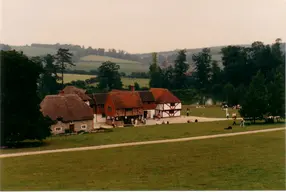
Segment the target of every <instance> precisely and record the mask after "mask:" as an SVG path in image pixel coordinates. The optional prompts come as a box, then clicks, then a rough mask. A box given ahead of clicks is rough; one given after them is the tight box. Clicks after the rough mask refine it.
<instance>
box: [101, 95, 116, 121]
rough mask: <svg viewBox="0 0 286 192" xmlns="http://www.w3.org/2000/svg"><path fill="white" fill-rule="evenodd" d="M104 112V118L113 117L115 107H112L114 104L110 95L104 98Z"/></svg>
mask: <svg viewBox="0 0 286 192" xmlns="http://www.w3.org/2000/svg"><path fill="white" fill-rule="evenodd" d="M104 112H105V114H106V116H109V117H114V116H115V106H114V103H113V101H112V99H111V96H110V95H108V96H107V98H106V102H105V105H104Z"/></svg>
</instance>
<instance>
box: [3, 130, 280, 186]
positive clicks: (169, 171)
mask: <svg viewBox="0 0 286 192" xmlns="http://www.w3.org/2000/svg"><path fill="white" fill-rule="evenodd" d="M284 141H285V131H276V132H270V133H257V134H253V135H241V136H234V137H227V138H214V139H206V140H197V141H188V142H178V143H165V144H154V145H146V146H133V147H123V148H114V149H104V150H96V151H80V152H65V153H57V154H45V155H34V156H26V157H25V156H24V157H15V158H5V159H3V160H2V166H3V168H2V190H278V189H280V190H282V189H284V190H285V142H284Z"/></svg>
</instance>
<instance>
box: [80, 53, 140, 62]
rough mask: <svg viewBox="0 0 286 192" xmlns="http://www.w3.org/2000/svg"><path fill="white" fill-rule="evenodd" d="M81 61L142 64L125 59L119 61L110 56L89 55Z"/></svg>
mask: <svg viewBox="0 0 286 192" xmlns="http://www.w3.org/2000/svg"><path fill="white" fill-rule="evenodd" d="M80 60H81V61H86V62H102V63H103V62H105V61H111V62H114V63H125V64H140V63H139V62H137V61H131V60H125V59H118V58H113V57H108V56H100V55H87V56H84V57H82V58H80Z"/></svg>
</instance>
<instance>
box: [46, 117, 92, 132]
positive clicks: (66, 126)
mask: <svg viewBox="0 0 286 192" xmlns="http://www.w3.org/2000/svg"><path fill="white" fill-rule="evenodd" d="M73 123H74V130H75V131H76V132H77V131H80V130H84V131H87V132H89V131H91V130H92V129H93V120H84V121H74V122H73ZM84 124H85V125H86V129H82V128H81V125H84ZM69 125H70V123H63V122H61V121H58V122H57V123H56V124H54V125H52V126H51V131H52V134H60V133H65V129H69ZM56 128H61V130H59V131H58V130H56Z"/></svg>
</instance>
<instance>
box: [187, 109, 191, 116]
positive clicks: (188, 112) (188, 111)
mask: <svg viewBox="0 0 286 192" xmlns="http://www.w3.org/2000/svg"><path fill="white" fill-rule="evenodd" d="M189 114H190V109H189V108H187V116H189Z"/></svg>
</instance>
